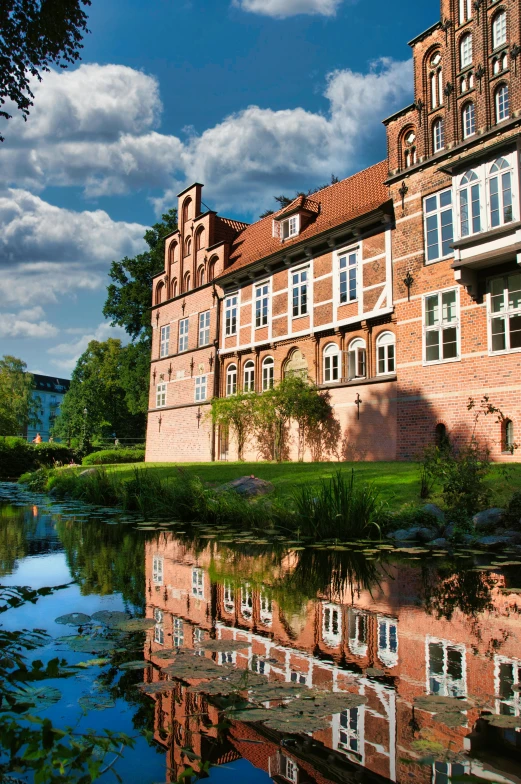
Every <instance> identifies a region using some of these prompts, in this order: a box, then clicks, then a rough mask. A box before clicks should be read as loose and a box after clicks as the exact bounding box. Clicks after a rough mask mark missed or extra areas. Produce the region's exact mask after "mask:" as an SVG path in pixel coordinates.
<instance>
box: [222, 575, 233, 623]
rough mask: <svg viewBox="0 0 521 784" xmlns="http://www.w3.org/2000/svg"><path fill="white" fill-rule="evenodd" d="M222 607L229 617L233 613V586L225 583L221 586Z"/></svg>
mask: <svg viewBox="0 0 521 784" xmlns="http://www.w3.org/2000/svg"><path fill="white" fill-rule="evenodd" d="M223 606H224V611H225V612H227V613H228V614H229V615H231V614H232V613H234V612H235V590H234V588H233V585H232V584H231V583H230V582H226V581H225V582H224V585H223Z"/></svg>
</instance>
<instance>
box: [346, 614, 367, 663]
mask: <svg viewBox="0 0 521 784" xmlns="http://www.w3.org/2000/svg"><path fill="white" fill-rule="evenodd" d="M368 626H369V624H368V617H367V614H366V613H365V612H362V611H361V610H355V609H353V608H350V609H349V614H348V632H349V643H348V644H349V650H350V651H351V653H352V654H353V655H354V656H362V657H363V656H365V655H366V654H367V651H368V646H369V642H368V640H369V636H368V635H369V629H368ZM361 632H363V634H361ZM364 637H365V639H363V638H364Z"/></svg>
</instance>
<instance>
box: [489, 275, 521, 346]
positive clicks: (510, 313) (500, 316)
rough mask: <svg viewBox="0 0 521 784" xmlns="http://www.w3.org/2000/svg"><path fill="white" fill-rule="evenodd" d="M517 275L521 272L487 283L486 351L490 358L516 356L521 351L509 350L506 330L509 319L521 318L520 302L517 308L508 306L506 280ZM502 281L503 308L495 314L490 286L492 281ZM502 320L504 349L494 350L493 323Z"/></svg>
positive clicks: (508, 330)
mask: <svg viewBox="0 0 521 784" xmlns="http://www.w3.org/2000/svg"><path fill="white" fill-rule="evenodd" d="M517 275H521V270H519V271H517V270H516V271H513V272H511V273H510V274H506V275H498V276H495V277H491V278H490V279H489V280H488V282H487V288H488V292H487V300H488V302H487V313H488V350H489V354H491V355H492V356H497V355H502V354H518V353H519V352H520V351H521V347H520V348H511V347H510V329H508V328H507V321H508V322H509V321H510V319H511V318H521V301H520V303H519V307H517V308H516V307H513V306H511V305H510V302H511V300H510V289H509V288H508V279H509V278H510V277H514V276H517ZM500 280H503V307H502V309H501V310H498V311H496V312H493V311H492V305H493V301H492V300H493V296H492V286H493V284H494V281H500ZM496 320H497V321H499V320H502V321H504V324H505V328H504V334H505V348H502V349H494V348H493V322H494V321H496Z"/></svg>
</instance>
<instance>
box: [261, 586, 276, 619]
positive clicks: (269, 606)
mask: <svg viewBox="0 0 521 784" xmlns="http://www.w3.org/2000/svg"><path fill="white" fill-rule="evenodd" d="M259 604H260V622H261V623H262V625H263V626H271V623H272V621H273V602H272V600H271V596H269V595H268V594H267V593H266V591H265V590H263V589H261V592H260V599H259Z"/></svg>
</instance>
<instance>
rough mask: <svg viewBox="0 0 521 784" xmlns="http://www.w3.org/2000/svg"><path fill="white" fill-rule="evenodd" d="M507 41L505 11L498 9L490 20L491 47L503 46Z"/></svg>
mask: <svg viewBox="0 0 521 784" xmlns="http://www.w3.org/2000/svg"><path fill="white" fill-rule="evenodd" d="M506 42H507V12H506V11H500V12H499V14H497V15H496V16H495V17H494V21H493V22H492V49H497V48H498V46H504V44H506Z"/></svg>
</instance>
